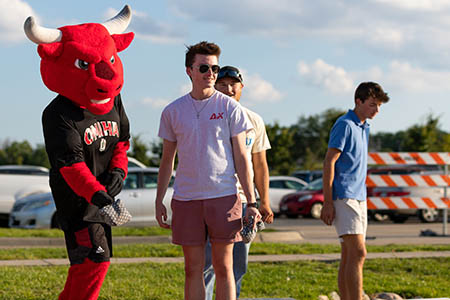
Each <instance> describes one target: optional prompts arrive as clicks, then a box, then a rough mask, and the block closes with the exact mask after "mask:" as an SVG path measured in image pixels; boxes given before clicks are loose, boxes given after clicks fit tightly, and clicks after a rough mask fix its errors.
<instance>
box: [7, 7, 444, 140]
mask: <svg viewBox="0 0 450 300" xmlns="http://www.w3.org/2000/svg"><path fill="white" fill-rule="evenodd" d="M125 4H129V5H130V6H131V8H132V10H133V19H132V21H131V24H130V26H129V30H128V31H133V32H135V34H136V38H135V40H134V41H133V42H132V44H131V45H130V47H129V48H128V49H126V50H125V51H123V52H121V53H120V54H119V56H120V57H121V59H122V62H123V64H124V68H125V84H124V87H123V90H122V96H123V99H124V103H125V108H126V111H127V114H128V117H129V118H130V121H131V132H132V135H137V134H139V135H141V137H142V138H143V139H144V141H147V142H149V141H153V140H155V139H156V138H157V131H158V124H159V117H160V113H161V111H162V109H163V107H164V106H165V105H166V104H167V103H169V102H170V101H172V100H174V99H176V98H178V97H179V96H181V95H183V94H185V93H186V92H188V91H189V88H190V81H189V78H188V77H187V75H186V73H185V68H184V53H185V45H191V44H195V43H197V42H199V41H202V40H207V41H212V42H215V43H217V44H218V45H219V46H220V47H221V48H222V55H221V57H220V64H221V65H234V66H237V67H239V68H240V69H241V70H242V71H243V73H244V84H245V87H244V91H243V95H242V98H241V103H242V104H243V105H246V106H248V107H249V108H251V109H252V110H254V111H256V112H258V113H259V114H260V115H261V116H262V117H263V118H264V120H265V121H266V123H272V124H273V123H274V122H275V121H277V122H279V123H280V124H281V125H291V124H294V123H295V122H296V121H297V120H298V118H299V117H300V116H301V115H305V116H308V115H311V114H318V113H321V112H323V111H324V110H326V109H328V108H339V109H348V108H352V107H353V92H354V89H355V88H356V86H357V85H358V84H359V83H360V82H361V81H369V80H370V81H376V82H378V83H380V84H381V85H382V86H383V87H384V89H385V91H387V92H388V94H389V95H390V97H391V101H390V102H389V103H388V104H386V105H385V106H383V107H382V109H381V112H380V114H379V115H378V116H377V117H376V118H375V119H374V120H373V121H371V124H372V132H380V131H384V132H395V131H398V130H403V129H406V128H408V127H409V126H411V125H413V124H417V123H423V122H424V121H425V117H426V115H427V114H429V113H433V114H434V115H436V116H440V119H441V127H442V128H443V129H444V130H447V131H450V99H449V98H450V96H449V94H450V84H449V83H450V38H449V36H448V32H450V22H449V21H448V16H449V15H450V1H448V0H365V1H363V0H347V1H327V0H316V1H307V0H277V1H273V0H245V1H242V0H228V1H212V0H210V1H206V0H183V1H176V0H166V1H163V0H154V1H142V0H141V1H137V0H135V1H133V0H129V1H128V2H123V1H116V0H110V1H85V0H78V1H53V0H34V1H32V0H29V1H24V0H0V54H1V57H2V62H1V64H0V65H1V67H2V68H1V70H2V72H1V73H0V81H1V87H2V104H3V109H2V114H1V116H2V117H1V118H0V126H1V128H2V129H1V133H0V142H4V141H6V140H9V141H23V140H28V141H30V142H31V143H32V144H33V145H35V144H38V143H43V138H42V128H41V122H40V118H41V112H42V110H43V109H44V108H45V106H46V105H47V104H48V103H49V102H50V101H51V99H53V98H54V97H55V94H54V93H53V92H50V91H49V90H47V88H46V87H45V86H44V85H43V83H42V81H41V78H40V73H39V62H40V59H39V56H38V54H37V51H36V45H35V44H33V43H32V42H30V41H29V40H27V39H26V37H25V34H24V33H23V29H22V28H23V22H24V21H25V19H26V17H28V16H29V15H33V16H35V17H37V19H38V21H39V24H40V25H42V26H45V27H53V28H56V27H61V26H64V25H70V24H79V23H87V22H99V23H101V22H103V21H105V20H106V19H108V18H109V17H111V16H113V15H114V14H115V13H116V12H117V11H119V10H120V9H122V7H123V6H124V5H125Z"/></svg>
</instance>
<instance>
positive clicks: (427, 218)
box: [419, 208, 439, 223]
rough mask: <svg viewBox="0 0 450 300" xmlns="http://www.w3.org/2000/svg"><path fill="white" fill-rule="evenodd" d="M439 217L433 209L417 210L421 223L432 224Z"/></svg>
mask: <svg viewBox="0 0 450 300" xmlns="http://www.w3.org/2000/svg"><path fill="white" fill-rule="evenodd" d="M438 217H439V212H438V210H437V209H435V208H427V209H420V210H419V218H420V220H422V222H425V223H432V222H436V221H437V220H438Z"/></svg>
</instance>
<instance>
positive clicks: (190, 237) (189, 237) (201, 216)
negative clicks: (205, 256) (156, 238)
mask: <svg viewBox="0 0 450 300" xmlns="http://www.w3.org/2000/svg"><path fill="white" fill-rule="evenodd" d="M171 208H172V243H174V244H177V245H186V246H195V245H204V244H205V243H206V239H207V237H209V239H210V241H211V243H234V242H239V241H241V240H242V238H241V235H240V234H239V232H240V231H241V229H242V204H241V201H240V199H239V197H238V196H237V195H230V196H225V197H220V198H212V199H204V200H190V201H180V200H176V199H172V203H171Z"/></svg>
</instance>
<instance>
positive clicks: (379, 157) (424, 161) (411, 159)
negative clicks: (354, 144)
mask: <svg viewBox="0 0 450 300" xmlns="http://www.w3.org/2000/svg"><path fill="white" fill-rule="evenodd" d="M368 164H369V165H450V152H370V153H369V159H368Z"/></svg>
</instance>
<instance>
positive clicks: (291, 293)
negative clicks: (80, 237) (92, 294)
mask: <svg viewBox="0 0 450 300" xmlns="http://www.w3.org/2000/svg"><path fill="white" fill-rule="evenodd" d="M67 269H68V267H67V266H51V267H0V274H2V276H0V286H1V287H2V288H1V289H0V299H5V300H19V299H20V300H47V299H56V298H57V295H58V293H59V292H60V291H61V289H62V288H63V285H64V282H65V278H66V275H67ZM337 269H338V263H337V262H334V263H324V262H311V261H299V262H286V263H251V264H250V266H249V271H248V274H247V275H246V276H245V278H244V282H243V287H242V293H241V296H242V297H244V298H245V297H250V298H257V297H258V298H260V297H292V298H295V299H308V300H309V299H317V297H318V295H320V294H329V293H330V292H331V291H337V279H336V277H337ZM449 269H450V258H427V259H423V258H421V259H373V260H368V261H366V263H365V267H364V289H365V291H366V293H367V294H369V295H370V294H373V293H376V292H381V291H389V292H393V293H397V294H399V295H401V296H402V297H404V298H413V297H418V296H420V297H424V298H435V297H444V296H448V295H450V285H449V284H448V282H450V272H448V270H449ZM183 284H184V267H183V264H178V263H177V264H156V263H144V264H123V265H112V266H111V267H110V270H109V272H108V275H107V277H106V280H105V282H104V284H103V288H102V291H101V294H100V298H99V299H100V300H106V299H108V300H119V299H128V300H148V299H171V300H172V299H182V298H183Z"/></svg>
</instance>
